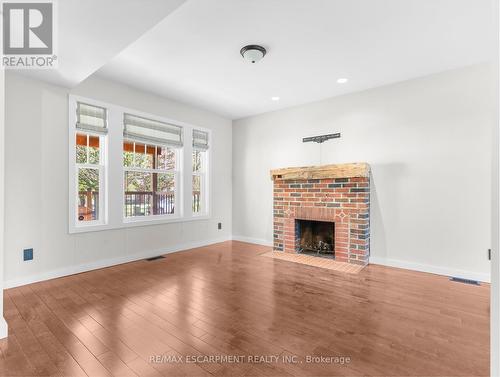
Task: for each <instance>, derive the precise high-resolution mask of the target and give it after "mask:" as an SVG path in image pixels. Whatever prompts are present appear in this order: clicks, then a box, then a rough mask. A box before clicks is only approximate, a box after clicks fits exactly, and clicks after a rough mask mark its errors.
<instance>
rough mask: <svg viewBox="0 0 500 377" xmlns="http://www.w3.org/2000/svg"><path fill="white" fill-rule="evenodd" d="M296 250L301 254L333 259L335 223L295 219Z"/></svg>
mask: <svg viewBox="0 0 500 377" xmlns="http://www.w3.org/2000/svg"><path fill="white" fill-rule="evenodd" d="M295 236H296V238H297V240H296V242H295V245H296V251H297V252H298V253H301V254H308V255H314V256H319V257H325V258H332V259H335V241H334V240H335V223H334V222H329V221H315V220H300V219H296V220H295Z"/></svg>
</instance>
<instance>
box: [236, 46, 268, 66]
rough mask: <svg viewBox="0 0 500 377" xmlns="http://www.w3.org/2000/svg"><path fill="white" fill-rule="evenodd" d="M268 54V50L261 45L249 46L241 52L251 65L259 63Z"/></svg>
mask: <svg viewBox="0 0 500 377" xmlns="http://www.w3.org/2000/svg"><path fill="white" fill-rule="evenodd" d="M266 52H267V51H266V49H265V48H264V47H262V46H259V45H248V46H245V47H243V48H242V49H241V50H240V54H241V56H243V59H245V60H246V61H247V62H250V63H257V62H258V61H259V60H261V59H262V58H263V57H264V56H265V55H266Z"/></svg>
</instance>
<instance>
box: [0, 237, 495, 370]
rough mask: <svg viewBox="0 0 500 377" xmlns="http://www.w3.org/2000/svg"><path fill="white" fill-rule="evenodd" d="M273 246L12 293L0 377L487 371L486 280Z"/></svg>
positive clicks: (193, 253)
mask: <svg viewBox="0 0 500 377" xmlns="http://www.w3.org/2000/svg"><path fill="white" fill-rule="evenodd" d="M269 250H270V249H269V248H266V247H262V246H256V245H251V244H245V243H241V242H234V241H233V242H225V243H221V244H216V245H212V246H208V247H203V248H198V249H193V250H189V251H185V252H180V253H174V254H169V255H167V256H166V258H165V259H160V260H156V261H153V262H146V261H139V262H134V263H128V264H123V265H120V266H115V267H111V268H107V269H102V270H96V271H92V272H88V273H83V274H78V275H73V276H69V277H65V278H60V279H55V280H50V281H46V282H42V283H36V284H31V285H27V286H23V287H19V288H14V289H10V290H7V291H5V294H4V300H5V303H4V309H5V317H6V319H7V322H8V323H9V329H10V336H9V338H8V339H7V340H2V341H0V375H2V376H212V375H213V376H362V375H372V376H486V375H488V372H489V370H488V368H489V286H488V285H487V284H486V285H481V286H471V285H465V284H461V283H453V282H450V281H448V279H447V278H446V277H442V276H437V275H431V274H425V273H418V272H412V271H407V270H401V269H395V268H387V267H382V266H377V265H370V266H368V267H366V268H364V269H363V270H362V271H361V272H360V273H359V274H345V273H340V272H336V271H330V270H325V269H321V268H316V267H310V266H305V265H301V264H297V263H291V262H287V261H282V260H276V259H272V258H265V257H262V256H261V255H260V254H262V253H264V252H268V251H269ZM205 356H206V357H205ZM208 356H212V359H210V358H208ZM311 356H316V357H321V356H323V357H330V359H323V360H321V359H314V361H315V362H313V363H310V362H307V361H310V360H308V359H307V357H311ZM224 357H225V358H226V360H224V359H223V358H224ZM230 357H232V359H229V358H230ZM335 357H337V359H335ZM152 358H153V359H152ZM229 361H233V362H229Z"/></svg>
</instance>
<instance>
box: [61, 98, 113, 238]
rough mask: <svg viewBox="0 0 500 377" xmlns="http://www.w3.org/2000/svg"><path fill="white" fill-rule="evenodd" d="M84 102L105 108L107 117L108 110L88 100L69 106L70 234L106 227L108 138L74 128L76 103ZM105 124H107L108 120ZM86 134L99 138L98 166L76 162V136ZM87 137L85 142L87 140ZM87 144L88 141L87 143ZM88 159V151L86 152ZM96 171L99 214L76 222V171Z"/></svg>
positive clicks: (77, 194) (77, 192)
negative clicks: (95, 218) (94, 217)
mask: <svg viewBox="0 0 500 377" xmlns="http://www.w3.org/2000/svg"><path fill="white" fill-rule="evenodd" d="M78 102H84V103H86V104H89V105H94V106H98V107H104V108H106V116H108V108H107V106H106V105H103V104H102V103H98V102H96V101H93V100H90V99H84V100H81V99H76V98H75V99H74V100H73V101H70V104H69V169H70V173H69V178H70V179H69V182H70V184H69V230H70V233H77V232H78V231H90V230H94V229H99V228H101V227H102V226H104V225H106V224H107V222H108V206H107V205H108V201H107V197H108V192H107V166H108V163H107V162H108V159H107V150H108V148H107V146H108V136H107V135H100V134H98V133H94V132H91V131H85V130H78V129H77V128H76V122H77V114H76V110H77V103H78ZM106 123H107V124H109V122H108V119H106ZM77 134H86V135H88V136H96V137H99V164H89V163H87V164H81V163H77V162H76V135H77ZM88 136H87V140H88ZM87 144H88V141H87ZM87 158H88V151H87ZM82 168H84V169H97V170H98V171H99V198H98V200H99V212H98V219H97V220H92V221H79V220H78V204H79V203H78V196H79V192H80V190H79V184H78V170H79V169H82Z"/></svg>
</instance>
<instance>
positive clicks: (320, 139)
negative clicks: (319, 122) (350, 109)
mask: <svg viewBox="0 0 500 377" xmlns="http://www.w3.org/2000/svg"><path fill="white" fill-rule="evenodd" d="M338 138H340V132H337V133H335V134H328V135H320V136H310V137H305V138H303V139H302V142H303V143H309V142H311V141H313V142H315V143H319V144H321V143H324V142H325V141H327V140H330V139H338Z"/></svg>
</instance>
